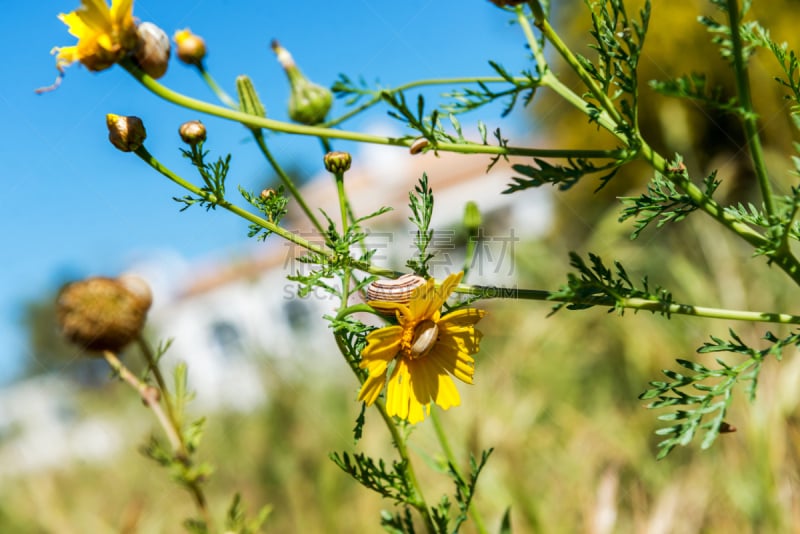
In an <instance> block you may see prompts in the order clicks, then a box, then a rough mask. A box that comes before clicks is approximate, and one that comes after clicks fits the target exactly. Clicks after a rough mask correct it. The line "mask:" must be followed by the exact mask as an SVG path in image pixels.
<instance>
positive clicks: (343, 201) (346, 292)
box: [333, 172, 350, 307]
mask: <svg viewBox="0 0 800 534" xmlns="http://www.w3.org/2000/svg"><path fill="white" fill-rule="evenodd" d="M333 176H334V178H335V180H336V195H337V196H338V197H339V213H340V215H341V217H342V237H344V236H345V235H347V231H348V230H349V228H350V226H349V218H348V214H347V206H348V202H347V196H346V193H345V192H344V173H343V172H335V173H333ZM348 255H349V251H348ZM349 297H350V268H349V267H347V266H344V268H343V272H342V306H343V307H347V305H348V304H349V303H348V300H349Z"/></svg>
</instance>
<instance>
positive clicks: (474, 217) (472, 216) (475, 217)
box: [463, 200, 483, 234]
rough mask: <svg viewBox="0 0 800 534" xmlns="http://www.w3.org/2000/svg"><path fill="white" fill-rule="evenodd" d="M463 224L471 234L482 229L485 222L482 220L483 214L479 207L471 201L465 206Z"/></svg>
mask: <svg viewBox="0 0 800 534" xmlns="http://www.w3.org/2000/svg"><path fill="white" fill-rule="evenodd" d="M463 222H464V228H466V229H467V231H468V232H469V233H470V234H474V233H475V232H477V231H478V229H479V228H480V227H481V223H482V222H483V221H482V220H481V212H480V210H479V209H478V205H477V204H475V203H474V202H473V201H471V200H470V201H469V202H467V205H466V206H464V219H463Z"/></svg>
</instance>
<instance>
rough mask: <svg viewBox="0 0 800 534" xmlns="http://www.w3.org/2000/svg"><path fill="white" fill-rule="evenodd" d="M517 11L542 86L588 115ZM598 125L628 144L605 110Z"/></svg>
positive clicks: (521, 14)
mask: <svg viewBox="0 0 800 534" xmlns="http://www.w3.org/2000/svg"><path fill="white" fill-rule="evenodd" d="M516 11H517V20H518V22H519V24H520V27H521V28H522V31H523V32H524V33H525V38H526V39H527V41H528V46H529V47H530V48H531V51H532V53H533V57H534V59H535V60H536V65H537V68H538V69H539V76H540V81H541V86H543V87H549V88H550V89H552V90H553V91H554V92H555V93H557V94H558V95H559V96H561V98H563V99H564V100H566V101H567V102H569V103H570V104H572V105H573V106H574V107H576V108H577V109H579V110H580V111H581V112H583V113H586V110H587V106H588V103H587V102H586V101H585V100H584V99H583V98H581V97H580V96H579V95H577V94H576V93H575V92H574V91H572V89H570V88H569V87H567V86H566V85H564V84H563V83H562V82H561V80H559V79H558V77H557V76H556V75H555V74H553V71H552V70H551V69H550V65H549V64H548V63H547V60H546V59H545V57H544V52H543V51H542V49H541V47H540V46H539V41H537V40H536V36H535V35H534V34H533V28H531V25H530V23H529V22H528V17H526V16H525V13H524V12H523V11H522V8H521V7H520V6H517V8H516ZM562 44H563V43H562ZM576 61H577V60H576ZM578 67H580V64H578ZM597 123H598V124H599V125H600V126H602V127H603V128H605V129H606V130H608V131H609V132H611V133H612V134H613V135H614V136H615V137H617V138H618V139H620V140H621V141H624V142H627V139H626V138H625V136H623V135H622V134H620V133H619V132H618V131H617V124H618V122H617V121H615V120H614V118H613V117H612V116H611V115H609V113H608V112H606V111H605V110H603V109H601V110H600V115H599V116H598V117H597ZM618 152H620V157H619V158H617V159H623V158H624V157H625V153H624V151H618ZM576 157H583V156H576ZM588 157H592V156H588Z"/></svg>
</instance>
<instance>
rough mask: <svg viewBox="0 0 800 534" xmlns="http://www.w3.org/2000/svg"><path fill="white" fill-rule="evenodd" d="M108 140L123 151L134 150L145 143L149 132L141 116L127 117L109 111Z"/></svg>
mask: <svg viewBox="0 0 800 534" xmlns="http://www.w3.org/2000/svg"><path fill="white" fill-rule="evenodd" d="M106 126H108V140H109V141H111V144H112V145H114V146H115V147H117V148H118V149H120V150H122V151H123V152H133V151H134V150H136V149H138V148H139V147H140V146H142V143H144V140H145V138H146V137H147V132H146V131H145V129H144V123H143V122H142V119H140V118H139V117H126V116H124V115H115V114H113V113H109V114H108V115H106Z"/></svg>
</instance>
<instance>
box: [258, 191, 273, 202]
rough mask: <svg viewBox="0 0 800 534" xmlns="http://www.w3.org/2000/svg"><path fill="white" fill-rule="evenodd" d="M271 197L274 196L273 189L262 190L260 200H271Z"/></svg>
mask: <svg viewBox="0 0 800 534" xmlns="http://www.w3.org/2000/svg"><path fill="white" fill-rule="evenodd" d="M273 196H275V190H274V189H262V190H261V199H262V200H267V199H268V198H271V197H273Z"/></svg>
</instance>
